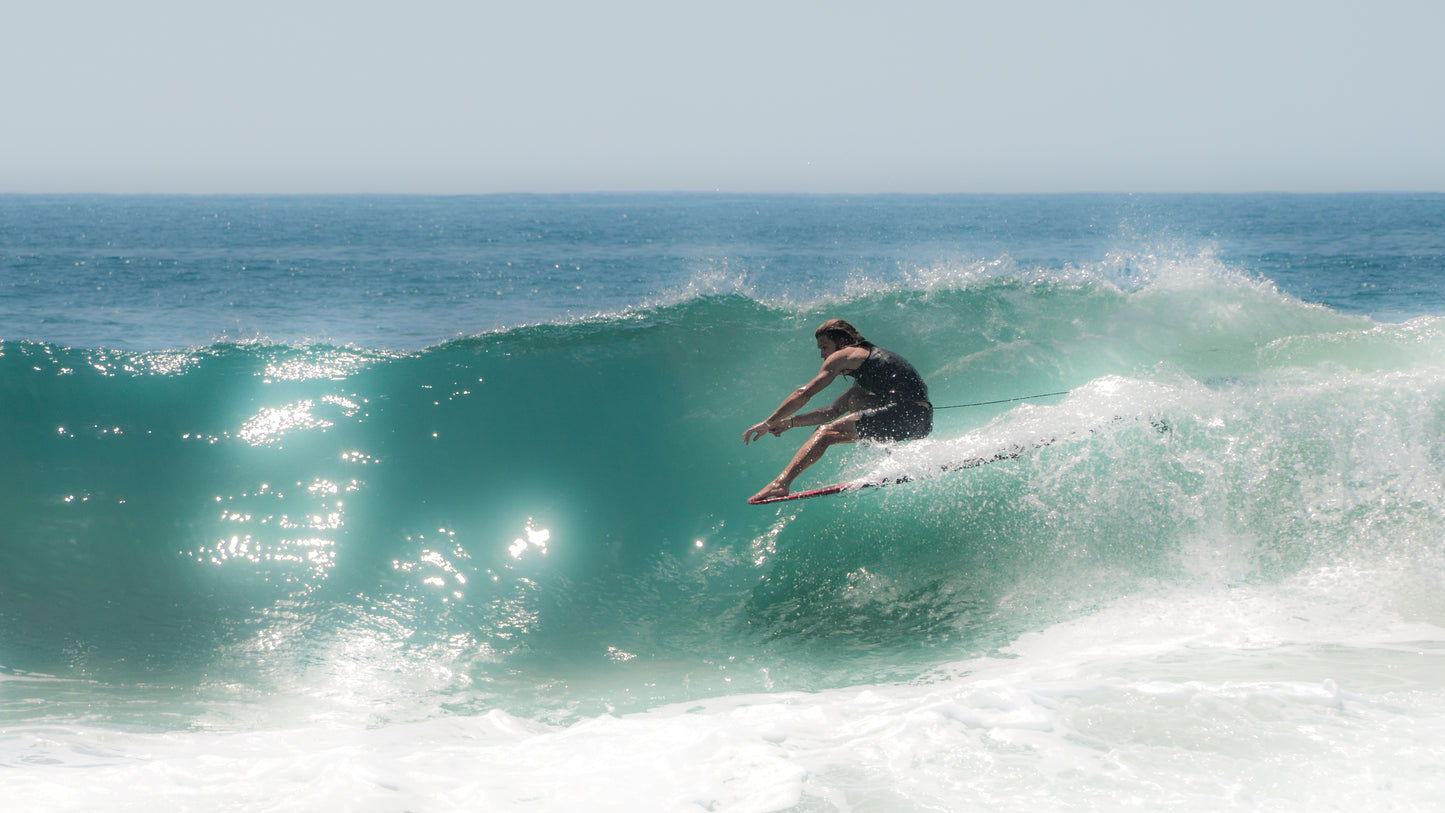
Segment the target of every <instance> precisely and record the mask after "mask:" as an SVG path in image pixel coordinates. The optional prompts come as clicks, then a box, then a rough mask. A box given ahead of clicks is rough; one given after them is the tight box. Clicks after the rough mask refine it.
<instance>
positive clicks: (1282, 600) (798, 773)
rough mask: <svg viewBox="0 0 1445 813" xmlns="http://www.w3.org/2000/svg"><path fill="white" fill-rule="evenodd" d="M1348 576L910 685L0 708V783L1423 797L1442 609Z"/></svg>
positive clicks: (971, 796) (642, 804)
mask: <svg viewBox="0 0 1445 813" xmlns="http://www.w3.org/2000/svg"><path fill="white" fill-rule="evenodd" d="M1345 575H1352V576H1359V575H1360V574H1340V573H1338V572H1318V573H1305V574H1301V575H1300V576H1299V577H1296V578H1293V579H1290V580H1288V581H1287V582H1285V583H1283V584H1279V585H1274V586H1267V587H1264V586H1262V587H1242V588H1215V587H1211V588H1206V589H1199V590H1193V589H1176V590H1167V591H1165V590H1161V591H1160V592H1159V593H1157V594H1154V595H1148V596H1140V597H1135V598H1131V599H1128V600H1125V601H1121V602H1118V603H1116V604H1114V605H1112V606H1109V607H1107V608H1104V609H1102V610H1100V611H1098V612H1095V613H1092V614H1089V615H1085V616H1081V617H1078V618H1075V619H1073V620H1070V621H1066V622H1063V623H1060V624H1056V625H1054V626H1051V627H1049V628H1046V629H1043V630H1041V631H1039V632H1037V633H1031V634H1027V635H1024V636H1023V637H1021V638H1020V639H1019V640H1018V641H1016V642H1015V643H1014V644H1013V645H1012V646H1010V647H1008V648H1007V649H1006V650H1005V651H1004V652H1003V653H1001V655H1000V656H999V657H990V658H980V659H975V660H969V661H963V662H958V663H952V664H948V665H946V666H943V667H940V668H939V669H937V670H935V671H934V672H933V673H932V674H930V675H927V676H924V677H923V678H921V679H919V680H917V681H915V682H912V683H908V684H892V685H873V686H860V687H853V688H847V689H837V690H831V691H824V692H817V693H800V692H789V693H780V694H764V695H746V696H737V697H721V698H716V699H712V700H705V701H700V702H695V703H684V704H677V705H670V706H666V707H662V708H658V709H656V710H653V711H649V712H645V713H638V714H629V715H625V716H620V717H614V716H605V715H604V716H600V717H593V718H588V719H584V720H581V721H578V722H575V723H573V724H570V725H564V726H550V725H543V724H540V723H537V722H532V721H528V720H524V719H520V718H517V717H514V716H512V715H509V714H507V713H505V712H502V711H492V712H489V713H485V714H481V715H478V716H455V717H447V718H441V719H433V720H428V721H423V722H417V723H410V724H405V725H390V726H385V725H384V726H379V727H370V728H367V727H358V726H357V725H354V724H345V723H337V724H325V725H317V724H307V725H301V726H296V727H286V726H280V727H268V728H261V729H251V730H220V731H180V732H170V733H146V732H143V731H127V730H121V729H115V728H104V727H97V726H94V725H91V724H87V723H84V722H83V721H81V722H76V723H73V724H58V725H45V726H23V725H22V726H19V727H9V728H8V729H7V730H6V732H5V739H4V746H3V752H0V762H3V764H4V765H5V766H6V767H7V770H5V772H4V773H3V774H0V794H3V796H4V797H5V798H6V799H7V800H8V802H9V804H11V805H14V807H13V808H12V809H24V810H32V811H61V810H67V811H68V810H77V811H78V810H100V809H104V810H140V809H148V808H154V807H155V806H157V805H162V806H164V807H165V808H166V809H168V810H198V811H199V810H216V809H246V810H279V811H286V810H297V811H301V810H317V809H345V810H354V811H383V810H418V811H423V810H425V811H461V810H557V811H562V810H582V809H586V810H617V811H623V810H626V811H652V810H656V811H694V810H725V811H773V810H790V809H800V810H851V811H899V810H959V811H963V810H1018V811H1035V810H1040V809H1049V810H1058V809H1119V808H1127V807H1139V808H1143V809H1161V808H1166V807H1167V808H1170V809H1179V810H1201V811H1202V810H1220V809H1268V810H1300V811H1306V810H1319V809H1349V810H1425V809H1433V808H1434V806H1435V805H1437V804H1438V803H1439V800H1440V798H1441V797H1440V791H1441V788H1442V787H1445V785H1442V783H1445V769H1442V768H1441V766H1442V765H1445V746H1442V745H1441V743H1442V742H1445V677H1442V676H1445V627H1442V626H1440V623H1439V622H1440V621H1441V620H1445V617H1442V615H1441V614H1440V613H1439V607H1438V606H1437V607H1435V608H1434V609H1433V610H1431V611H1430V612H1429V613H1427V614H1426V615H1428V616H1430V617H1428V618H1426V617H1418V616H1417V617H1415V618H1411V617H1408V616H1407V615H1402V614H1400V613H1399V612H1397V611H1396V609H1395V608H1394V607H1392V604H1393V602H1392V600H1391V599H1390V598H1388V595H1387V594H1386V597H1384V598H1381V597H1380V596H1381V594H1380V593H1377V592H1374V588H1376V587H1380V586H1383V585H1379V584H1377V583H1376V581H1377V580H1375V579H1373V578H1370V577H1369V576H1368V574H1365V577H1364V578H1363V579H1359V578H1344V577H1343V576H1345ZM1437 587H1438V585H1437ZM1437 604H1438V603H1437Z"/></svg>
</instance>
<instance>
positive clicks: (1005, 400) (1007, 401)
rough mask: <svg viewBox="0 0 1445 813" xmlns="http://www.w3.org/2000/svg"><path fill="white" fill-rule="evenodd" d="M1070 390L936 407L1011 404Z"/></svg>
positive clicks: (1066, 392) (1064, 393)
mask: <svg viewBox="0 0 1445 813" xmlns="http://www.w3.org/2000/svg"><path fill="white" fill-rule="evenodd" d="M1068 394H1069V391H1068V390H1064V391H1063V392H1041V393H1039V394H1038V395H1020V396H1019V397H1017V398H1000V399H999V400H997V401H979V402H978V403H976V404H954V405H952V406H936V407H934V409H936V410H937V409H962V408H963V407H976V406H989V405H990V404H1011V403H1013V402H1014V401H1029V400H1032V399H1034V398H1049V397H1052V396H1055V395H1068Z"/></svg>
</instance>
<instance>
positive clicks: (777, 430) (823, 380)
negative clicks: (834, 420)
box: [743, 354, 842, 443]
mask: <svg viewBox="0 0 1445 813" xmlns="http://www.w3.org/2000/svg"><path fill="white" fill-rule="evenodd" d="M835 355H836V354H835ZM832 361H833V359H832V357H831V356H830V357H829V359H828V361H827V362H824V363H823V369H821V370H819V371H818V374H817V375H816V376H813V380H812V381H809V382H808V383H806V384H804V385H803V386H801V387H799V388H797V389H795V390H793V391H792V393H791V394H789V395H788V397H787V398H784V399H783V403H781V404H779V405H778V408H777V409H775V410H773V414H771V415H769V416H768V419H767V420H765V421H763V422H762V423H755V424H753V425H752V426H750V427H748V431H746V432H744V433H743V443H751V442H752V441H754V440H757V439H758V438H760V437H762V436H763V435H765V434H768V433H769V432H771V433H772V434H774V435H780V434H782V433H783V432H784V431H785V430H787V429H790V428H792V427H793V426H806V425H807V424H799V423H797V422H796V419H793V421H792V422H790V421H789V418H788V416H790V415H792V414H793V413H794V412H797V411H798V410H800V409H802V408H803V407H804V406H806V405H807V403H808V401H809V399H811V398H812V397H813V396H814V395H817V394H818V393H820V392H822V391H823V390H825V389H827V388H828V385H829V384H832V383H833V379H835V378H837V377H838V375H839V373H841V372H842V371H841V370H839V369H837V367H838V365H836V364H830V363H829V362H832ZM840 400H841V399H840ZM835 406H836V404H835ZM826 409H832V407H824V408H823V409H820V410H815V411H816V412H822V411H823V410H826ZM809 414H812V413H809ZM800 417H801V416H800ZM820 423H821V421H820Z"/></svg>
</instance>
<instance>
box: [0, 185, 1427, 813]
mask: <svg viewBox="0 0 1445 813" xmlns="http://www.w3.org/2000/svg"><path fill="white" fill-rule="evenodd" d="M0 213H3V215H4V220H3V223H4V231H3V232H0V236H3V243H0V256H3V258H4V265H3V267H0V275H3V276H0V286H3V287H0V293H3V297H0V324H3V325H4V328H3V330H4V331H5V332H4V335H3V339H4V341H3V343H0V403H3V405H4V413H5V420H4V422H3V428H0V461H3V462H0V485H3V488H0V515H3V516H5V517H6V522H5V525H4V529H3V531H0V534H3V535H0V692H3V700H0V726H3V734H0V764H3V765H5V766H6V774H5V778H0V784H3V785H4V787H5V791H6V794H7V795H11V796H13V798H17V799H21V800H24V801H26V802H27V803H28V806H29V807H30V808H33V809H85V808H93V807H94V805H95V803H96V801H97V799H98V798H100V797H99V796H98V794H101V793H102V792H105V793H110V794H112V795H113V798H115V799H118V800H120V803H118V804H116V805H115V809H127V808H126V806H127V805H129V806H140V805H142V804H147V803H148V802H149V801H154V800H166V801H168V802H170V803H175V804H179V805H180V806H181V807H183V808H184V807H186V805H192V806H194V807H195V809H206V808H213V807H214V806H216V805H218V804H219V805H227V804H230V805H236V806H243V807H267V806H270V807H274V808H277V809H309V808H314V807H315V806H316V805H317V804H320V803H321V801H322V800H326V801H327V803H333V802H338V800H339V803H343V804H345V805H346V806H348V807H350V808H351V809H375V810H393V809H418V810H451V809H510V808H512V807H525V808H527V809H532V808H536V807H541V808H542V809H568V808H569V807H571V808H572V809H575V806H576V805H577V804H580V803H582V801H581V800H589V799H590V800H592V801H591V804H593V805H594V806H600V807H603V808H616V809H634V810H635V809H663V810H671V809H697V808H702V809H709V808H712V809H739V810H776V809H790V808H799V809H827V810H831V809H864V810H897V809H938V808H943V809H1038V807H1039V806H1040V805H1042V806H1043V807H1070V806H1074V805H1077V806H1085V807H1087V806H1099V805H1105V806H1107V805H1109V804H1111V803H1117V802H1119V801H1120V800H1129V799H1133V800H1137V801H1138V803H1140V804H1143V805H1146V806H1158V805H1163V804H1169V805H1173V806H1182V807H1185V808H1190V809H1195V808H1197V809H1218V808H1220V807H1229V806H1239V807H1248V806H1252V805H1256V804H1257V805H1262V806H1266V807H1269V808H1271V809H1280V808H1282V809H1309V808H1311V807H1315V806H1317V805H1318V803H1321V802H1322V801H1324V800H1328V801H1329V802H1330V803H1335V802H1337V801H1338V800H1345V801H1352V802H1356V803H1358V806H1363V807H1365V808H1369V807H1389V806H1404V807H1410V806H1418V804H1420V803H1422V802H1424V801H1427V800H1433V799H1437V798H1438V790H1439V789H1440V787H1441V786H1442V785H1441V783H1442V782H1445V775H1442V773H1441V771H1440V769H1439V767H1438V766H1439V765H1440V764H1441V763H1440V761H1439V759H1438V757H1439V756H1440V755H1441V752H1442V750H1445V713H1442V712H1445V684H1442V681H1441V680H1440V678H1439V675H1441V674H1445V673H1442V671H1441V670H1440V668H1439V667H1440V657H1441V653H1442V651H1445V648H1442V643H1445V635H1442V625H1445V602H1442V601H1441V600H1440V599H1439V598H1438V596H1439V595H1440V592H1439V588H1440V587H1441V586H1442V585H1441V576H1440V575H1439V574H1440V573H1441V570H1440V564H1441V558H1442V557H1441V554H1442V534H1441V530H1442V518H1445V515H1442V509H1445V500H1442V497H1445V495H1442V487H1441V483H1442V481H1445V478H1442V474H1445V447H1442V444H1441V443H1440V440H1439V438H1440V435H1441V429H1442V420H1445V397H1442V396H1445V364H1442V359H1445V355H1442V353H1445V335H1442V323H1441V321H1440V317H1439V314H1440V312H1441V310H1442V308H1445V302H1442V301H1441V294H1440V291H1441V290H1442V288H1441V286H1440V284H1439V283H1440V282H1441V281H1442V277H1445V238H1442V237H1441V234H1442V232H1441V231H1440V230H1439V226H1440V224H1441V222H1442V218H1445V198H1441V197H1438V196H1424V197H1419V196H1416V197H1405V196H1348V197H1342V198H1341V197H1289V196H1279V197H1238V198H1231V197H1223V198H1217V197H1179V198H1136V197H1078V198H1074V197H1064V198H1050V197H1045V198H913V197H901V198H891V197H890V198H867V199H860V200H850V199H841V198H771V197H761V198H747V197H743V198H733V197H717V198H714V197H708V196H620V197H581V198H573V197H567V198H547V197H543V198H531V197H527V198H482V199H465V198H463V199H409V198H380V199H373V198H319V199H293V198H254V199H252V198H234V199H216V198H179V199H172V198H4V199H0ZM569 269H570V270H569ZM832 316H841V317H844V318H847V319H848V320H849V321H851V322H853V323H854V324H856V325H858V326H859V327H860V328H861V329H862V330H863V331H864V333H865V334H866V335H868V336H869V338H870V339H872V340H873V341H875V342H877V343H878V344H880V345H883V346H885V347H889V348H891V349H895V350H897V351H899V352H901V353H903V354H905V355H906V356H907V357H908V358H909V359H910V360H911V361H913V363H914V364H915V366H917V367H918V368H919V370H920V371H921V372H922V373H923V375H924V377H925V379H926V380H927V381H928V383H929V386H930V391H931V394H932V397H933V400H934V402H935V403H936V404H938V405H940V406H949V407H957V408H950V409H945V410H940V412H939V413H938V419H937V422H936V429H935V432H934V435H933V436H932V437H931V438H930V439H928V440H926V441H921V442H916V443H910V444H902V445H897V446H870V445H864V446H860V447H856V448H851V449H846V450H839V451H835V452H830V453H829V457H828V458H827V459H825V460H824V462H823V463H821V464H819V466H817V467H815V468H814V469H812V470H810V471H809V472H808V473H807V474H806V475H805V476H804V478H803V479H802V480H800V481H799V483H798V485H799V486H800V487H806V486H808V485H821V484H824V483H826V482H831V481H835V480H837V479H841V478H844V477H852V476H858V475H862V474H868V473H875V474H877V473H881V474H908V475H910V476H913V477H916V478H918V479H917V481H916V482H913V483H908V484H904V485H899V486H895V487H892V488H888V489H880V490H873V491H867V492H860V493H855V494H848V495H841V496H837V497H832V498H825V499H821V500H813V501H804V502H800V503H789V504H784V506H783V507H781V508H778V507H766V508H762V507H755V506H748V505H746V504H745V502H744V501H745V499H746V497H747V496H748V495H750V494H751V493H753V492H754V491H755V490H756V489H757V488H758V487H759V486H760V485H761V484H762V483H764V482H766V481H767V480H768V479H770V478H771V477H772V476H773V475H774V474H775V473H776V472H777V470H778V469H779V468H780V467H781V466H782V465H783V463H784V462H785V461H786V460H787V458H788V457H789V456H790V455H791V452H792V450H793V449H794V448H796V445H797V443H799V442H801V440H802V438H803V436H802V435H801V434H799V433H797V432H793V433H789V434H787V435H785V436H784V437H783V438H782V439H781V440H777V439H773V438H765V439H764V440H763V441H761V442H760V443H759V444H754V445H752V446H744V445H743V444H742V443H741V442H740V438H741V433H742V431H743V430H744V429H745V428H746V427H747V426H748V425H750V424H751V423H753V422H755V421H757V420H760V419H761V418H763V417H765V416H766V415H767V414H768V412H770V411H771V410H772V408H773V407H774V406H776V405H777V403H778V402H779V401H780V400H781V399H782V397H783V396H784V395H786V394H787V393H788V392H789V391H790V390H791V389H792V388H794V387H796V386H798V385H799V384H801V383H803V382H804V381H806V380H807V378H808V377H810V376H811V375H812V374H813V373H814V372H815V371H816V367H817V363H818V361H817V357H816V351H815V349H814V348H813V346H812V338H811V332H812V328H813V327H814V326H815V325H816V324H817V323H819V322H821V321H822V320H823V319H825V318H828V317H832ZM1056 391H1066V392H1068V395H1065V396H1054V397H1050V398H1042V399H1034V400H1030V401H1027V402H1013V403H1004V404H994V405H988V406H976V407H975V406H963V405H965V404H972V403H976V402H980V401H991V400H995V399H1004V398H1011V397H1016V396H1020V395H1029V394H1035V393H1045V392H1056ZM1046 439H1047V440H1052V441H1053V442H1052V443H1051V444H1049V445H1048V446H1045V447H1043V448H1039V449H1036V450H1034V451H1032V452H1029V453H1028V454H1025V455H1024V456H1022V457H1020V458H1019V459H1017V460H1012V461H1007V462H1001V463H998V464H994V465H990V466H987V467H983V468H980V469H975V470H970V471H966V472H957V473H953V474H948V475H943V476H937V475H935V472H936V471H937V469H938V467H939V465H940V464H946V463H948V462H950V461H953V460H958V459H964V458H967V457H970V456H976V455H981V454H990V453H992V452H994V451H996V450H998V449H1001V448H1006V447H1009V446H1010V445H1013V444H1030V443H1034V442H1037V441H1040V440H1046ZM205 753H213V754H219V755H221V756H220V757H218V759H219V761H218V762H216V763H215V764H210V763H207V762H206V760H205V758H204V757H201V756H198V754H205ZM1385 754H1389V755H1390V756H1389V757H1388V758H1387V757H1386V756H1384V755H1385ZM283 757H284V758H283ZM266 765H271V766H272V768H270V769H265V768H263V767H259V766H266ZM478 765H483V766H490V767H488V768H483V769H480V770H479V769H478V768H477V766H478ZM1361 765H1363V766H1364V769H1367V770H1368V772H1369V773H1370V775H1371V776H1372V777H1374V780H1373V781H1366V782H1358V781H1355V782H1352V781H1349V780H1350V778H1351V777H1358V775H1359V771H1360V770H1361V767H1360V766H1361ZM283 766H290V767H283ZM658 766H664V769H661V770H660V769H659V767H658ZM262 770H269V771H271V772H272V773H271V774H270V775H275V774H274V772H275V771H277V770H279V771H280V776H281V777H282V778H281V779H280V780H279V781H275V782H270V783H267V784H265V786H264V787H259V786H257V785H256V783H254V782H250V781H247V777H248V776H251V777H254V776H255V775H256V772H257V771H262ZM318 777H320V779H318Z"/></svg>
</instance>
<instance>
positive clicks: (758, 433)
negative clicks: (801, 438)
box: [743, 421, 788, 443]
mask: <svg viewBox="0 0 1445 813" xmlns="http://www.w3.org/2000/svg"><path fill="white" fill-rule="evenodd" d="M787 428H788V424H787V423H786V422H785V421H778V422H777V423H769V422H768V421H763V422H762V423H755V424H753V425H752V426H749V427H748V431H746V432H744V433H743V443H752V442H753V441H755V440H757V439H758V438H760V437H762V436H763V435H767V434H771V435H772V436H773V437H778V436H780V435H782V434H783V432H784V431H785V430H786V429H787Z"/></svg>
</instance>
